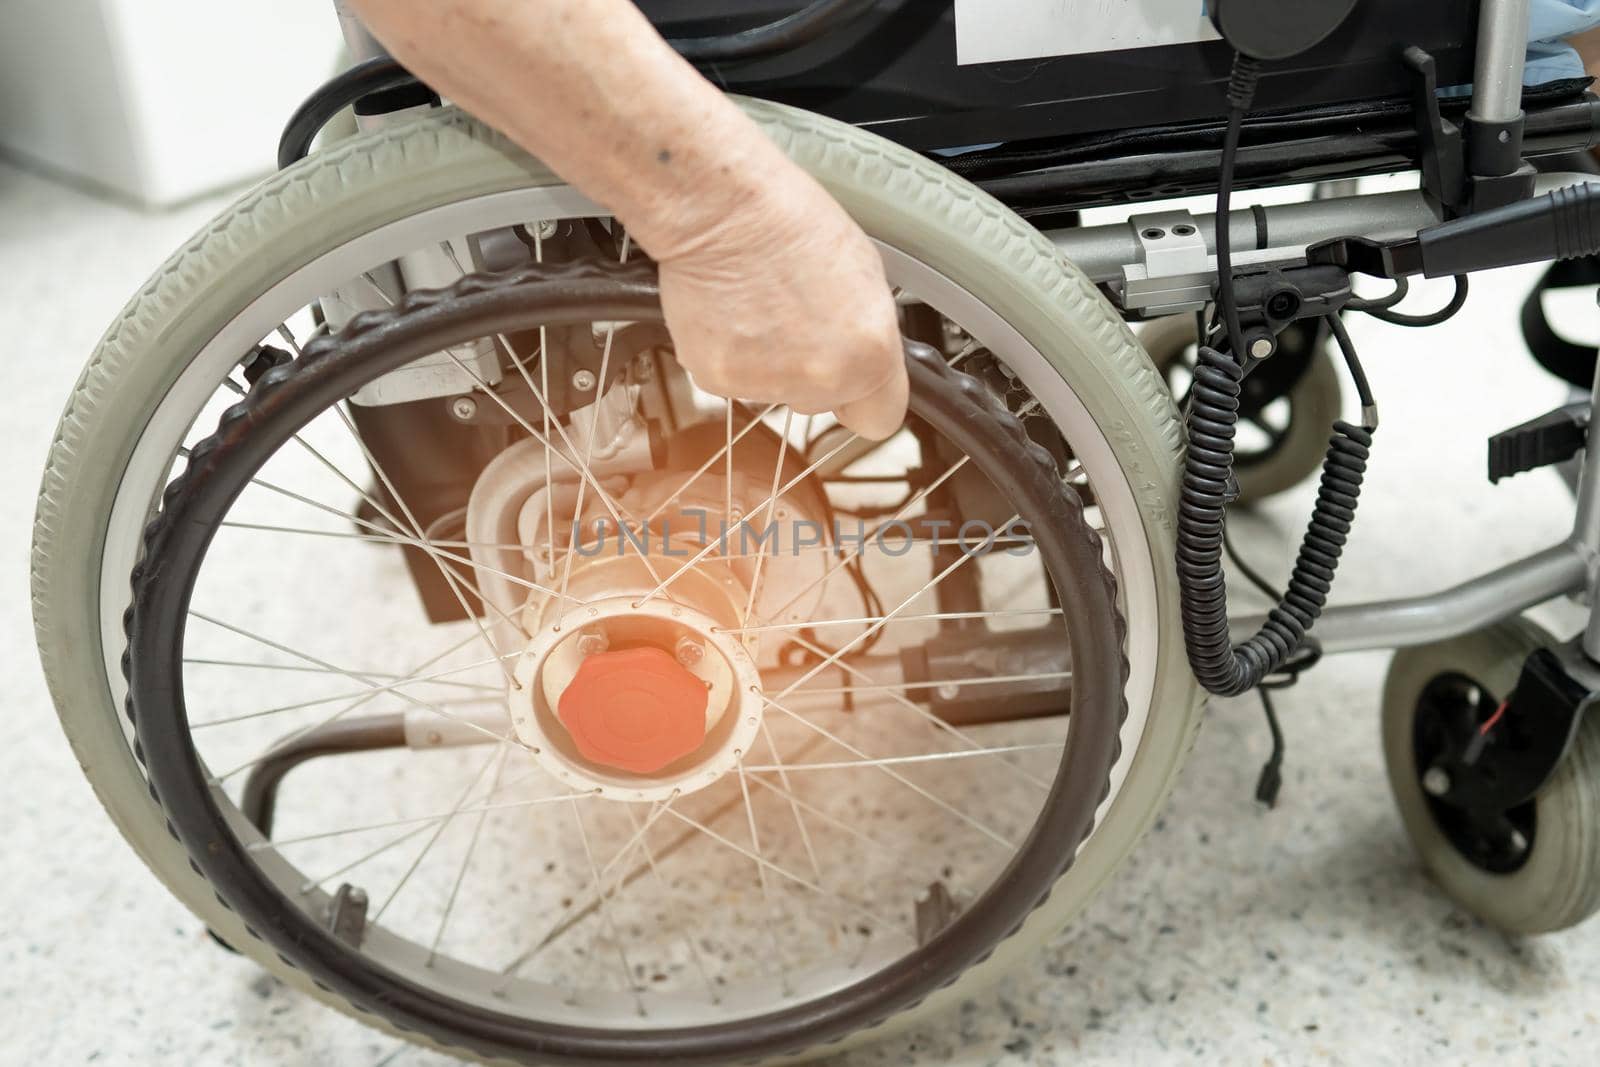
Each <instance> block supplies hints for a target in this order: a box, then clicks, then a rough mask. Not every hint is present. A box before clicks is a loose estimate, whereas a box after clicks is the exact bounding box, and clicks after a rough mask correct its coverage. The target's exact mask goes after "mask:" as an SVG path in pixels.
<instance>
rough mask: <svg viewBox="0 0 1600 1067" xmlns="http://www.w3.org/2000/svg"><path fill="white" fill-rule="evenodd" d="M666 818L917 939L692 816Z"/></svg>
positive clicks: (674, 812) (898, 925) (675, 814)
mask: <svg viewBox="0 0 1600 1067" xmlns="http://www.w3.org/2000/svg"><path fill="white" fill-rule="evenodd" d="M667 814H668V815H671V816H672V817H673V818H674V819H677V820H678V821H679V822H681V823H684V824H685V825H687V826H689V827H690V828H692V829H694V830H698V831H699V832H700V833H701V834H703V835H705V836H706V837H709V838H710V839H711V840H713V841H715V842H717V843H718V844H720V845H723V846H725V847H727V848H729V849H732V850H733V851H734V852H737V853H738V854H739V855H741V856H744V857H746V858H748V859H749V860H751V861H752V862H754V863H756V864H757V865H759V866H760V867H762V868H763V869H764V870H767V871H771V872H772V873H773V874H775V875H777V876H778V877H779V878H783V879H785V880H787V881H790V882H793V883H794V884H795V885H798V886H801V887H803V888H805V889H809V890H811V892H813V893H816V894H817V895H818V896H820V897H822V898H824V899H825V900H836V901H838V902H840V903H841V904H843V905H845V907H847V908H849V909H850V910H851V911H853V912H855V913H856V914H858V915H862V916H865V917H866V918H869V919H871V920H872V921H873V922H875V923H879V924H880V925H882V926H884V927H886V928H888V929H891V930H895V929H897V930H900V931H902V932H903V933H905V934H906V936H908V937H911V938H913V939H915V937H916V935H915V934H914V933H912V931H911V929H910V928H909V927H906V926H904V925H902V924H901V923H899V922H896V921H895V920H892V919H885V918H884V917H883V916H881V915H879V914H877V913H876V912H874V911H873V910H872V909H871V908H868V907H867V906H866V905H864V904H862V903H860V902H859V901H856V900H854V899H852V898H850V897H848V896H846V895H844V894H843V893H837V892H834V891H833V890H831V889H827V888H826V887H824V886H820V885H818V884H817V883H815V882H813V881H811V880H810V879H807V878H803V877H801V876H800V875H798V874H795V873H794V872H793V871H791V870H788V869H786V868H784V867H781V866H779V865H778V864H776V863H773V862H772V861H771V860H768V859H764V858H762V857H761V856H758V855H756V854H755V853H754V852H751V851H750V850H749V849H747V848H745V847H744V846H743V845H740V844H738V843H737V842H734V841H730V840H729V839H728V838H727V837H724V836H723V835H722V834H719V833H717V832H716V831H715V830H713V829H711V827H709V826H707V825H705V824H704V823H702V822H700V821H698V820H697V819H694V818H692V817H691V816H688V815H685V814H684V813H683V812H681V811H678V810H677V809H676V808H674V809H673V810H671V811H669V812H667Z"/></svg>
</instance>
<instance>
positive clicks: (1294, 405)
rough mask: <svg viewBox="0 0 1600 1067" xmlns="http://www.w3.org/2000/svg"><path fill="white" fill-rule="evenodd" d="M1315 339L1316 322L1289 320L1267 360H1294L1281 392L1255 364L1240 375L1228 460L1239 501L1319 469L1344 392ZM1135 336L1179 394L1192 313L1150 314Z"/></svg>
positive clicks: (1191, 338) (1185, 384) (1190, 355)
mask: <svg viewBox="0 0 1600 1067" xmlns="http://www.w3.org/2000/svg"><path fill="white" fill-rule="evenodd" d="M1320 339H1321V333H1320V331H1319V330H1318V329H1317V324H1316V323H1296V324H1295V325H1293V326H1291V327H1290V328H1289V329H1287V330H1285V331H1284V333H1283V335H1282V337H1281V338H1280V348H1279V352H1278V354H1277V355H1275V356H1274V357H1273V359H1274V360H1275V361H1276V360H1283V361H1292V362H1294V363H1296V367H1295V373H1296V376H1295V379H1294V381H1293V383H1292V384H1291V385H1290V386H1289V387H1288V389H1287V391H1284V392H1279V386H1278V385H1277V384H1276V383H1274V382H1272V381H1270V380H1269V379H1270V376H1269V375H1266V374H1262V372H1261V371H1258V372H1257V374H1253V375H1251V376H1250V377H1249V378H1247V379H1245V395H1244V397H1243V400H1244V408H1243V409H1242V411H1241V415H1242V418H1241V420H1240V426H1239V441H1238V453H1237V458H1236V460H1235V465H1234V473H1235V475H1236V476H1237V477H1238V479H1239V500H1240V502H1241V503H1249V502H1250V501H1252V500H1264V499H1266V498H1267V497H1269V496H1273V495H1275V494H1277V493H1281V492H1284V491H1285V490H1288V489H1292V488H1294V487H1295V486H1297V485H1299V484H1300V483H1301V482H1303V481H1305V480H1306V479H1307V478H1309V477H1311V476H1312V475H1313V474H1315V473H1316V472H1317V471H1319V470H1321V469H1322V461H1323V459H1324V458H1325V456H1326V453H1327V448H1328V428H1329V427H1330V426H1332V425H1333V422H1334V420H1335V419H1337V418H1338V417H1339V415H1340V413H1341V410H1342V406H1343V403H1344V397H1343V393H1342V391H1341V387H1340V384H1339V369H1338V365H1337V364H1336V363H1335V361H1334V359H1333V357H1332V356H1331V355H1330V354H1329V353H1328V352H1327V351H1326V350H1324V349H1323V348H1322V347H1320ZM1139 340H1140V341H1141V342H1142V343H1143V344H1144V346H1145V349H1146V351H1148V352H1149V353H1150V359H1151V360H1152V361H1153V362H1154V363H1155V365H1156V367H1157V368H1159V369H1160V371H1161V373H1162V374H1163V375H1165V376H1166V378H1167V381H1168V383H1169V385H1170V387H1171V388H1172V390H1173V395H1174V396H1177V397H1179V398H1182V397H1183V396H1184V395H1185V393H1186V392H1187V391H1188V388H1189V382H1190V380H1191V374H1192V371H1193V367H1194V346H1195V326H1194V321H1193V319H1192V318H1191V317H1190V316H1187V315H1177V316H1173V317H1170V318H1165V319H1158V320H1156V321H1155V322H1152V323H1151V324H1150V325H1149V326H1147V327H1146V328H1145V329H1144V330H1143V331H1142V332H1141V333H1140V335H1139ZM1263 369H1265V368H1263ZM1257 375H1260V377H1258V376H1257ZM1252 383H1254V385H1255V389H1256V393H1257V395H1254V396H1253V395H1252V393H1251V389H1252ZM1262 389H1265V390H1266V392H1265V393H1262V392H1261V390H1262Z"/></svg>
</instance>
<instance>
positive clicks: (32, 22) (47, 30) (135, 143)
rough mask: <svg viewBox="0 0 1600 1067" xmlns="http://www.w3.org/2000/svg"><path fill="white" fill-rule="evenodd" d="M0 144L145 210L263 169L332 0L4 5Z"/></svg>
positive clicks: (327, 26) (316, 79)
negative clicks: (113, 193) (105, 190)
mask: <svg viewBox="0 0 1600 1067" xmlns="http://www.w3.org/2000/svg"><path fill="white" fill-rule="evenodd" d="M0 8H3V31H0V150H4V151H6V152H8V153H9V154H12V155H15V156H17V157H20V158H22V159H25V160H33V161H35V162H38V163H41V164H43V165H44V166H46V167H48V168H51V169H54V170H58V171H62V172H65V173H67V174H70V175H73V176H75V177H77V178H80V179H82V180H84V181H87V182H90V183H92V184H95V185H99V186H102V187H105V188H108V189H111V190H113V191H115V192H117V193H119V194H121V195H123V196H127V197H130V198H132V199H134V200H137V201H139V202H141V203H145V204H151V205H162V204H171V203H175V202H178V201H181V200H185V199H188V198H190V197H193V196H196V195H198V194H200V193H203V192H207V191H209V190H213V189H216V188H219V187H221V186H226V185H231V184H234V183H237V182H241V181H244V180H247V179H250V178H253V177H256V176H258V175H261V174H265V173H267V172H268V171H270V170H271V169H272V167H273V157H274V154H275V151H276V146H277V140H278V133H279V132H280V130H281V129H282V127H283V123H284V121H285V120H287V119H288V117H289V115H290V113H291V112H292V111H293V110H294V108H295V106H296V105H297V104H298V103H299V102H300V101H301V100H302V99H303V98H304V97H305V96H306V94H307V93H309V92H310V91H311V90H313V89H314V88H316V86H317V85H318V84H319V83H320V82H322V81H323V80H324V79H326V78H327V77H329V76H330V75H331V74H332V73H333V72H334V65H335V63H336V57H337V55H338V49H339V32H338V22H337V20H336V18H335V16H334V12H333V4H332V2H331V0H270V2H269V0H256V2H253V3H247V2H241V0H5V3H4V4H3V5H0Z"/></svg>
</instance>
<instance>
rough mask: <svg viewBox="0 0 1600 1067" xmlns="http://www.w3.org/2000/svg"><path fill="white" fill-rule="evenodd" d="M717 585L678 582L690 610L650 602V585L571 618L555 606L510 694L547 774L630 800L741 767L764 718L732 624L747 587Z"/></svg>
mask: <svg viewBox="0 0 1600 1067" xmlns="http://www.w3.org/2000/svg"><path fill="white" fill-rule="evenodd" d="M618 562H620V561H618ZM610 569H612V570H613V574H612V575H611V577H612V578H617V577H621V576H620V575H618V574H616V573H615V571H616V570H617V569H618V568H610ZM719 584H720V583H715V582H711V581H705V580H701V576H700V575H699V574H697V573H689V574H685V575H684V576H683V583H682V586H683V587H682V588H681V589H680V588H679V585H678V584H677V583H674V585H673V588H672V592H673V593H674V594H675V595H678V596H679V597H681V598H684V599H693V600H694V601H695V604H694V605H693V606H691V604H688V603H673V602H671V601H668V600H666V599H664V598H662V597H659V596H658V597H656V598H654V599H641V597H643V596H644V594H645V593H647V592H648V591H649V588H650V586H648V585H647V586H644V587H643V588H641V589H638V590H637V591H635V590H630V589H627V588H624V589H622V590H619V591H618V594H619V595H612V596H608V597H605V598H603V599H600V600H594V601H590V602H589V603H587V604H584V605H583V606H581V607H577V608H573V609H572V610H570V611H569V612H567V613H566V614H564V615H554V614H553V613H549V607H548V606H547V614H545V615H544V617H543V619H542V621H541V623H540V625H539V626H538V627H537V628H536V629H535V628H533V627H531V626H530V627H529V629H530V632H531V633H532V634H533V638H532V640H531V641H530V642H529V644H528V647H527V650H526V651H525V652H524V653H523V655H522V657H521V658H520V659H519V660H518V663H517V669H516V679H517V684H518V686H519V688H518V689H516V690H515V691H513V692H512V693H511V712H512V724H513V725H514V726H515V728H516V732H517V736H518V738H519V739H520V740H521V741H522V742H523V744H525V745H526V746H527V747H528V748H529V750H530V751H531V752H532V753H533V755H534V758H535V759H537V760H538V761H539V762H540V764H542V765H543V766H544V768H545V769H546V770H548V771H549V772H550V773H551V774H553V775H554V776H555V777H556V778H557V779H559V780H560V781H562V782H564V783H565V784H567V785H568V786H570V787H571V788H573V789H574V790H577V791H580V792H598V793H600V794H601V795H603V796H606V797H609V798H611V799H614V800H627V801H656V800H665V799H668V798H670V797H672V796H674V795H677V794H683V793H689V792H693V791H695V790H697V789H703V788H705V787H706V786H708V785H710V784H711V783H713V782H715V781H716V780H717V779H718V778H720V777H721V776H722V775H723V774H725V773H727V772H729V771H731V770H733V768H734V767H735V766H736V765H737V764H738V762H739V760H740V759H741V758H742V757H743V755H744V754H745V753H746V752H749V751H750V746H751V744H752V743H753V742H754V741H755V738H756V734H757V732H758V731H759V729H760V726H761V713H762V706H763V702H762V699H761V674H760V671H759V670H758V669H757V667H756V661H755V658H754V656H753V655H752V652H751V650H750V649H749V648H747V647H746V645H745V643H744V642H743V641H741V640H739V636H738V635H737V634H733V633H729V632H728V630H729V629H731V628H733V627H735V626H736V625H737V624H736V622H735V620H736V619H737V618H738V616H737V614H735V613H734V609H733V607H732V603H733V601H734V599H736V595H737V593H738V592H739V590H740V588H742V587H738V586H729V587H728V588H727V589H726V591H724V590H723V589H719V588H718V585H719ZM702 609H709V610H702ZM713 611H715V612H716V614H712V612H713ZM690 649H693V650H694V652H695V654H694V655H690V654H688V652H689V650H690Z"/></svg>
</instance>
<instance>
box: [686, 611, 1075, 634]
mask: <svg viewBox="0 0 1600 1067" xmlns="http://www.w3.org/2000/svg"><path fill="white" fill-rule="evenodd" d="M1060 614H1061V609H1060V608H1010V609H1003V610H999V611H936V612H930V613H928V614H925V615H901V616H899V618H898V621H899V622H945V621H953V620H972V619H983V620H988V619H1013V618H1023V617H1025V616H1039V615H1060ZM883 621H884V619H883V616H882V615H865V616H861V617H859V618H854V619H813V620H811V621H810V622H773V623H763V624H761V625H758V626H739V627H728V628H726V629H721V628H719V629H717V630H716V631H715V632H716V633H719V634H759V633H768V632H772V631H776V630H815V629H817V628H818V627H822V626H868V625H871V624H872V623H875V622H883Z"/></svg>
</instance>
